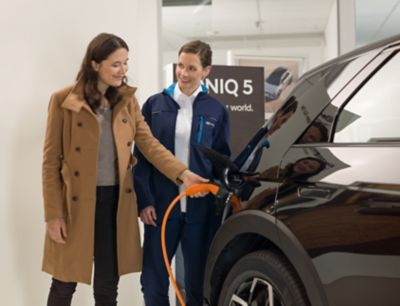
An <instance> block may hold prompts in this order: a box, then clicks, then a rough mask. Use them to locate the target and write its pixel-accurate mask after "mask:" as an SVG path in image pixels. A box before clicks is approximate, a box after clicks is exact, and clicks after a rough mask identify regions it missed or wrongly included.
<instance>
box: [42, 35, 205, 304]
mask: <svg viewBox="0 0 400 306" xmlns="http://www.w3.org/2000/svg"><path fill="white" fill-rule="evenodd" d="M128 50H129V49H128V46H127V44H126V43H125V42H124V41H123V40H122V39H121V38H119V37H117V36H115V35H112V34H106V33H102V34H99V35H98V36H96V37H95V38H94V39H93V40H92V41H91V43H90V44H89V46H88V48H87V52H86V55H85V57H84V60H83V63H82V67H81V70H80V72H79V73H78V77H77V82H76V83H75V84H74V85H72V86H68V87H66V88H64V89H61V90H59V91H57V92H55V93H54V94H53V95H52V97H51V100H50V104H49V109H48V121H47V129H46V136H45V144H44V156H43V197H44V211H45V221H46V225H47V233H46V238H45V247H44V257H43V270H44V271H45V272H48V273H50V274H51V275H52V276H53V281H52V286H51V289H50V294H49V299H48V305H49V306H55V305H57V306H64V305H71V299H72V295H73V292H74V291H75V287H76V283H77V282H83V283H87V284H90V283H91V279H92V266H93V263H94V280H93V281H94V285H93V287H94V297H95V300H96V305H116V297H117V286H118V281H119V276H120V275H123V274H126V273H131V272H137V271H140V269H141V263H142V256H141V247H140V238H139V228H138V219H137V206H136V196H135V192H134V186H133V180H132V173H131V168H132V167H133V166H134V165H135V163H136V159H135V157H134V156H133V155H132V146H133V145H134V144H135V145H136V146H137V148H139V150H140V151H141V152H142V153H143V155H144V156H145V157H146V158H147V159H148V160H149V161H150V162H151V163H152V164H153V165H154V166H155V167H156V168H157V169H158V170H160V171H161V172H162V173H164V174H165V175H166V176H167V177H168V178H169V179H171V180H172V181H174V182H176V183H177V184H178V183H180V182H183V183H184V184H185V185H187V186H189V185H190V184H192V183H199V182H205V181H206V180H204V179H203V178H201V177H199V176H197V175H196V174H194V173H193V172H190V171H189V170H187V168H186V166H185V165H183V164H182V163H180V162H179V161H178V160H176V159H175V157H174V156H173V155H172V154H171V153H170V152H169V151H167V150H166V149H165V148H164V147H163V146H162V145H161V144H160V143H159V142H158V141H157V140H156V139H155V138H154V137H153V135H152V134H151V131H150V130H149V128H148V126H147V124H146V123H145V121H144V119H143V117H142V115H141V111H140V108H139V105H138V103H137V101H136V99H135V96H134V92H135V88H132V87H130V86H128V85H127V84H126V82H125V80H126V76H125V74H126V71H127V61H128Z"/></svg>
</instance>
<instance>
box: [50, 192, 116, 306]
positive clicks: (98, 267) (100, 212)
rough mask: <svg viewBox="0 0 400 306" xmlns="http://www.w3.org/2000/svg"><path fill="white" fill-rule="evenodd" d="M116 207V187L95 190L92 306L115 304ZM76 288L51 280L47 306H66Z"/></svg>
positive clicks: (66, 283) (68, 305)
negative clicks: (93, 303)
mask: <svg viewBox="0 0 400 306" xmlns="http://www.w3.org/2000/svg"><path fill="white" fill-rule="evenodd" d="M117 208H118V186H101V187H97V190H96V216H95V238H94V279H93V295H94V300H95V305H96V306H115V305H117V294H118V282H119V276H118V265H117V237H116V232H117V230H116V221H117V218H116V217H117ZM77 256H79V254H77ZM76 285H77V284H76V283H74V282H72V283H69V282H62V281H60V280H57V279H54V278H53V280H52V284H51V287H50V293H49V297H48V301H47V306H70V305H71V300H72V295H73V293H74V292H75V289H76Z"/></svg>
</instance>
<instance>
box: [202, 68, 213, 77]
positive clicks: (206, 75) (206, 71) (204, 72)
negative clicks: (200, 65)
mask: <svg viewBox="0 0 400 306" xmlns="http://www.w3.org/2000/svg"><path fill="white" fill-rule="evenodd" d="M210 72H211V66H207V67H205V68H204V69H203V80H204V79H205V78H206V77H208V75H209V74H210Z"/></svg>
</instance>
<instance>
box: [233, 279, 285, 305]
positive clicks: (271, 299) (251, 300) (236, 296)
mask: <svg viewBox="0 0 400 306" xmlns="http://www.w3.org/2000/svg"><path fill="white" fill-rule="evenodd" d="M261 305H262V306H284V303H283V301H282V299H281V297H280V295H279V293H278V291H277V290H276V289H275V288H274V287H273V285H272V284H271V283H269V282H268V281H266V280H264V279H262V278H260V277H253V278H250V279H246V280H245V281H244V282H242V283H241V284H239V286H237V288H236V290H235V292H234V293H233V295H232V296H231V298H230V300H229V306H261Z"/></svg>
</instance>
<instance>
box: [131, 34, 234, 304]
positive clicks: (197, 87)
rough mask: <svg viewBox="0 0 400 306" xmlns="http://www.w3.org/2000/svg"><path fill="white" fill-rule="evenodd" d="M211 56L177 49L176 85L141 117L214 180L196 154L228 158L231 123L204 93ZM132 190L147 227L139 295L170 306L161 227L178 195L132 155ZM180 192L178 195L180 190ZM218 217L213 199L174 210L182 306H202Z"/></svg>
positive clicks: (173, 244) (194, 46)
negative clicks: (210, 152)
mask: <svg viewBox="0 0 400 306" xmlns="http://www.w3.org/2000/svg"><path fill="white" fill-rule="evenodd" d="M211 57H212V51H211V48H210V46H209V45H208V44H206V43H204V42H202V41H198V40H197V41H192V42H189V43H187V44H185V45H183V46H182V47H181V49H180V50H179V53H178V63H177V65H176V69H175V75H176V79H177V83H173V84H172V85H171V86H169V87H168V88H166V89H165V90H164V91H163V92H161V93H158V94H156V95H154V96H151V97H150V98H149V99H148V100H147V101H146V103H145V104H144V105H143V108H142V112H143V115H144V117H145V119H146V121H147V123H148V124H149V126H150V128H151V130H152V132H153V134H154V136H155V137H156V138H158V140H159V141H160V142H161V143H162V144H163V145H164V146H165V147H166V148H168V149H169V150H171V151H172V152H173V153H174V154H175V156H176V157H177V158H178V159H179V160H180V161H182V162H183V163H185V164H187V165H188V166H189V169H190V170H192V171H194V172H196V173H198V174H199V175H201V176H203V177H205V178H209V179H213V178H214V177H215V169H214V168H213V165H212V164H211V162H210V161H209V160H208V159H207V158H206V157H205V156H204V155H203V154H202V153H201V152H200V150H199V149H198V148H199V147H201V146H203V147H208V148H211V149H213V150H215V151H217V152H219V153H221V154H224V155H226V156H229V155H230V149H229V120H228V112H227V110H226V107H225V106H224V105H223V104H222V103H221V102H219V101H218V100H217V99H215V98H213V97H211V96H210V95H209V94H208V93H207V88H206V87H205V86H204V85H203V84H202V80H204V78H205V77H207V75H208V74H209V73H210V69H211ZM136 156H137V158H138V160H139V161H138V165H137V167H136V168H135V172H134V178H135V188H136V193H137V201H138V207H139V213H140V218H141V220H142V222H143V223H144V224H145V233H144V245H143V252H144V254H143V270H142V275H141V284H142V291H143V294H144V299H145V303H146V306H163V305H169V298H168V288H169V279H168V273H167V270H166V268H165V266H164V262H163V257H162V251H161V241H160V232H161V222H162V219H163V216H164V213H165V211H166V209H167V207H168V204H169V203H170V202H171V201H172V200H173V199H174V198H175V197H176V196H177V195H178V193H179V190H178V187H176V186H175V185H174V184H173V183H171V182H170V181H169V180H168V178H167V177H165V176H164V175H163V174H161V173H160V172H159V171H158V170H157V169H156V168H154V167H153V166H152V165H151V164H150V163H148V162H147V161H146V160H145V158H144V157H143V156H142V155H141V154H140V152H138V151H136ZM181 191H182V190H181ZM215 220H216V212H215V204H214V199H213V197H212V196H211V195H208V196H206V197H203V198H188V199H183V200H182V201H181V202H180V206H179V205H177V206H175V209H174V210H173V211H172V213H171V216H170V218H169V221H168V226H167V231H166V243H167V248H168V253H169V254H168V255H169V258H170V260H171V259H172V257H173V256H174V255H175V252H176V249H177V246H178V244H179V243H181V247H182V253H183V259H184V270H185V274H184V278H185V292H186V304H187V305H188V306H190V305H202V304H203V303H202V289H203V274H204V266H205V261H206V257H207V251H208V247H209V243H210V241H211V236H212V234H213V233H212V232H213V230H212V229H213V228H215Z"/></svg>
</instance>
